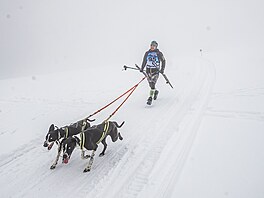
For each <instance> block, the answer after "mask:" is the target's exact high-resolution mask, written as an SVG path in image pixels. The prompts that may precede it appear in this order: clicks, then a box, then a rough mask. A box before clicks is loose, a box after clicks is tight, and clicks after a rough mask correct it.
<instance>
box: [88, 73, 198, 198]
mask: <svg viewBox="0 0 264 198" xmlns="http://www.w3.org/2000/svg"><path fill="white" fill-rule="evenodd" d="M198 72H199V71H198ZM194 83H195V80H194ZM191 86H192V83H191ZM182 88H183V87H182ZM184 89H186V87H185V88H184ZM184 89H182V90H181V92H180V93H181V94H183V95H184V96H185V97H183V99H185V100H182V101H183V102H182V103H179V104H174V103H169V104H168V105H167V106H165V107H166V108H164V109H166V112H167V114H168V115H173V116H171V117H173V118H172V120H171V119H168V121H167V119H166V116H163V117H161V118H160V119H161V120H162V122H159V127H157V126H154V127H153V128H151V129H150V130H149V131H157V132H156V135H155V136H154V137H151V139H150V138H148V139H147V140H146V141H145V146H144V145H143V146H142V145H138V144H137V145H136V146H135V147H134V148H131V150H132V151H131V153H132V154H131V156H128V158H127V159H126V160H125V162H123V165H121V167H119V169H124V170H123V171H122V170H121V173H120V170H119V173H118V174H120V175H121V176H117V175H112V176H111V177H112V178H115V179H116V180H118V183H122V184H123V185H119V184H118V183H117V184H115V181H116V180H115V181H113V180H111V181H108V183H111V190H110V189H105V190H104V191H105V192H104V193H101V194H100V193H99V194H97V196H96V197H105V196H107V197H137V195H138V194H139V193H140V191H141V190H142V189H143V188H144V186H145V185H146V184H147V182H148V181H149V179H148V177H149V174H150V173H151V171H152V169H153V167H154V166H155V163H156V161H157V160H158V159H159V157H160V153H161V152H162V150H163V149H164V148H165V147H166V142H167V141H168V140H169V138H170V136H171V135H172V134H173V133H175V131H174V130H171V131H164V129H163V128H164V126H165V127H166V126H167V125H169V124H172V125H174V126H175V128H177V124H178V123H179V122H180V121H181V119H182V118H183V117H184V114H186V113H187V112H188V108H189V107H190V105H191V104H192V103H193V100H194V99H195V96H192V95H190V94H192V93H195V92H196V91H195V90H192V89H191V90H189V91H186V90H184ZM171 107H174V108H171ZM167 114H165V115H167ZM174 116H175V117H174ZM175 120H176V121H177V122H176V123H175ZM152 121H154V120H152ZM164 123H165V124H164ZM164 132H165V133H164ZM148 145H149V146H148ZM138 146H139V147H140V148H138ZM142 152H143V154H141V155H140V153H142ZM131 161H132V162H131ZM131 163H132V167H131V166H130V164H131ZM126 166H128V167H126ZM129 172H130V173H129ZM127 173H128V174H127ZM116 177H117V178H116ZM120 180H121V181H120ZM90 196H91V197H93V196H95V195H94V194H89V196H88V197H90Z"/></svg>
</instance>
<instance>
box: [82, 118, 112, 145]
mask: <svg viewBox="0 0 264 198" xmlns="http://www.w3.org/2000/svg"><path fill="white" fill-rule="evenodd" d="M108 130H109V121H105V124H104V131H103V134H102V136H101V137H100V139H99V140H98V141H97V142H96V144H99V143H100V142H101V141H102V140H103V139H104V138H105V137H106V135H107V132H108ZM80 138H81V141H80V148H81V150H83V149H84V144H85V134H84V132H82V133H81V134H80Z"/></svg>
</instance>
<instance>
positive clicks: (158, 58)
mask: <svg viewBox="0 0 264 198" xmlns="http://www.w3.org/2000/svg"><path fill="white" fill-rule="evenodd" d="M165 64H166V61H165V58H164V56H163V54H162V52H161V51H159V49H158V43H157V42H156V41H152V42H151V44H150V49H149V50H148V51H147V52H146V53H145V55H144V58H143V62H142V65H141V69H140V72H143V71H144V68H145V67H146V73H147V75H148V82H149V86H150V92H149V98H148V100H147V104H148V105H151V104H152V100H153V99H154V100H156V99H157V97H158V94H159V91H158V90H157V89H156V87H155V85H156V83H157V80H158V78H159V73H161V74H163V73H164V69H165Z"/></svg>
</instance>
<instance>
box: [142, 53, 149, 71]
mask: <svg viewBox="0 0 264 198" xmlns="http://www.w3.org/2000/svg"><path fill="white" fill-rule="evenodd" d="M147 56H148V52H146V53H145V55H144V58H143V61H142V65H141V69H140V71H141V72H142V71H143V70H144V68H145V66H146V64H147Z"/></svg>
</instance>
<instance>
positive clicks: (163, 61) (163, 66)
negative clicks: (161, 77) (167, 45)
mask: <svg viewBox="0 0 264 198" xmlns="http://www.w3.org/2000/svg"><path fill="white" fill-rule="evenodd" d="M159 58H160V60H161V69H160V73H162V74H163V73H164V70H165V65H166V60H165V58H164V56H163V54H162V52H160V53H159Z"/></svg>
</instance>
